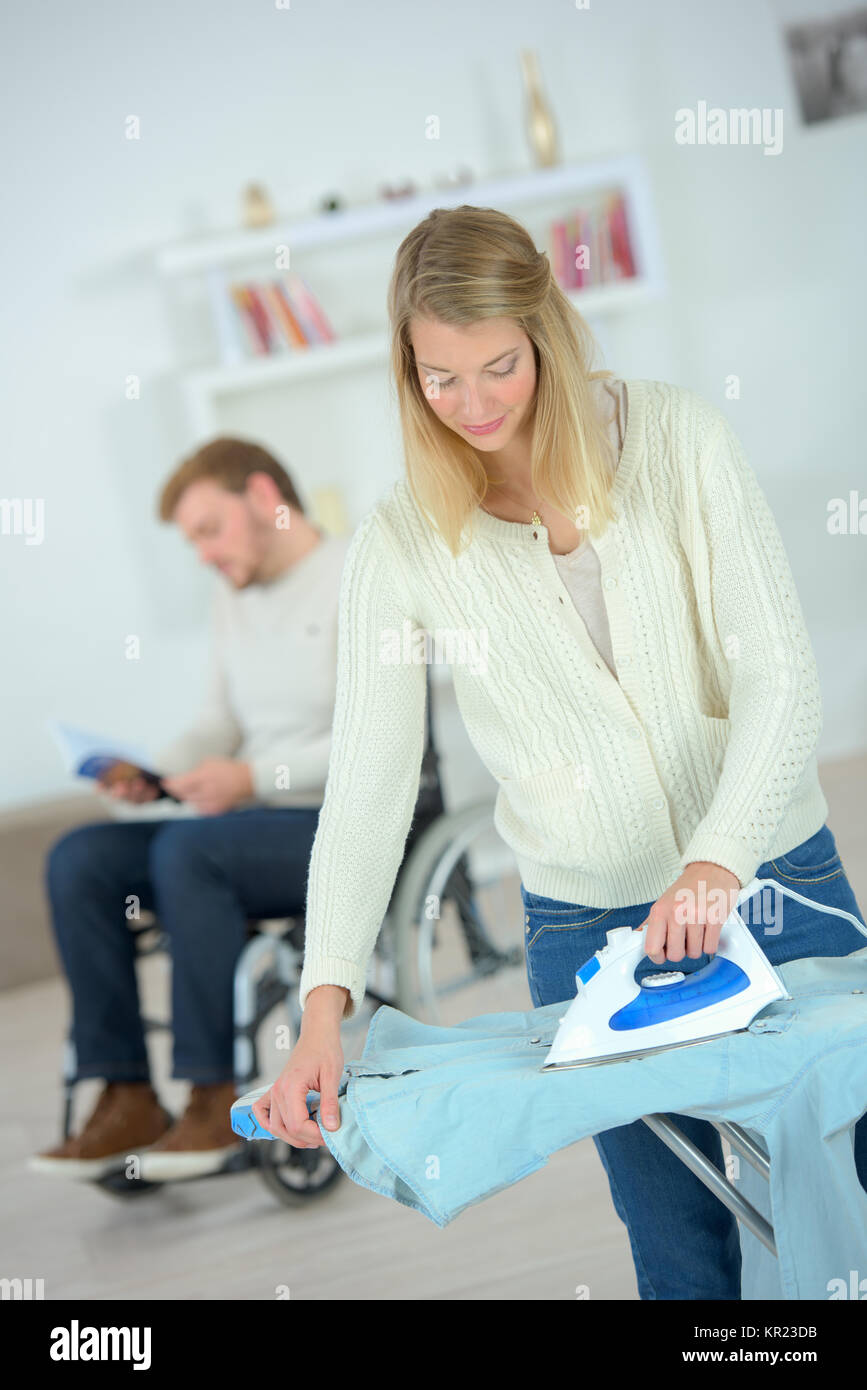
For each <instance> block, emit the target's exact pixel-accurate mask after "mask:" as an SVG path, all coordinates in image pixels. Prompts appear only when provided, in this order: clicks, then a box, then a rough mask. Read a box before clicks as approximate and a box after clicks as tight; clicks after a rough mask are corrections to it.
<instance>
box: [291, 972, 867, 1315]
mask: <svg viewBox="0 0 867 1390" xmlns="http://www.w3.org/2000/svg"><path fill="white" fill-rule="evenodd" d="M777 969H778V970H779V973H780V975H781V976H782V978H783V981H784V983H785V985H786V988H787V990H788V991H789V993H790V994H791V995H792V999H791V1000H780V1001H778V1002H776V1003H774V1004H771V1005H768V1006H767V1007H766V1008H765V1009H763V1010H762V1012H761V1013H760V1014H759V1015H758V1017H757V1018H755V1019H754V1020H753V1022H752V1024H751V1025H750V1027H749V1028H748V1029H747V1030H745V1031H743V1032H739V1033H732V1034H728V1035H726V1036H725V1037H722V1038H717V1039H710V1040H707V1041H706V1042H704V1043H702V1044H700V1045H695V1046H692V1047H687V1048H677V1049H674V1050H672V1051H668V1052H662V1053H658V1054H656V1055H655V1056H647V1057H634V1058H631V1059H629V1060H627V1061H622V1062H608V1063H606V1064H605V1065H604V1067H603V1068H597V1067H592V1066H589V1067H579V1068H575V1069H570V1070H564V1071H560V1072H542V1071H540V1067H541V1065H542V1062H543V1061H544V1059H545V1056H546V1053H547V1051H548V1048H549V1047H550V1045H551V1042H552V1041H553V1038H554V1033H555V1031H556V1028H557V1023H558V1021H559V1019H560V1017H561V1016H562V1014H563V1012H564V1009H565V1006H564V1004H563V1003H559V1004H549V1005H546V1006H545V1007H543V1008H538V1009H531V1010H529V1011H527V1012H525V1013H518V1012H514V1013H494V1014H482V1015H480V1016H478V1017H476V1018H470V1019H467V1020H466V1021H465V1022H464V1023H461V1024H459V1025H457V1026H456V1027H448V1028H443V1027H436V1026H433V1025H431V1024H425V1023H420V1022H418V1021H417V1020H416V1019H413V1018H411V1017H409V1016H408V1015H407V1014H404V1013H402V1012H401V1011H400V1010H398V1009H394V1008H391V1007H390V1006H388V1005H383V1006H382V1007H381V1008H380V1009H379V1010H378V1011H377V1013H376V1014H375V1015H374V1017H373V1020H372V1022H371V1025H370V1028H369V1030H368V1034H367V1039H366V1043H365V1046H364V1051H363V1055H362V1057H361V1058H360V1059H358V1060H353V1061H347V1062H346V1064H345V1067H344V1072H343V1077H342V1079H341V1082H340V1086H339V1095H340V1111H341V1123H340V1128H339V1129H338V1130H336V1131H330V1130H327V1129H325V1128H324V1127H323V1125H322V1124H321V1121H320V1120H319V1118H318V1115H317V1116H316V1119H317V1123H319V1128H320V1132H321V1133H322V1135H323V1137H324V1140H325V1143H326V1144H327V1145H328V1148H329V1149H330V1151H331V1153H332V1154H333V1155H334V1157H335V1158H336V1160H337V1162H338V1163H339V1164H340V1166H341V1168H342V1169H343V1170H344V1172H345V1173H347V1174H348V1176H349V1177H350V1178H352V1180H353V1181H354V1182H356V1183H359V1184H360V1185H362V1186H363V1187H368V1188H370V1189H371V1191H373V1192H379V1193H381V1194H383V1195H384V1196H386V1197H391V1198H392V1199H393V1200H394V1201H397V1202H401V1203H402V1204H403V1205H405V1206H408V1207H411V1208H413V1209H414V1210H416V1211H419V1212H421V1213H422V1215H424V1216H426V1217H428V1219H429V1220H431V1221H433V1222H435V1224H436V1225H437V1226H440V1227H442V1226H446V1225H447V1224H448V1223H449V1222H450V1221H453V1220H454V1218H455V1217H456V1216H458V1215H460V1213H461V1212H462V1211H464V1210H465V1209H466V1208H467V1207H468V1206H471V1205H472V1204H473V1203H476V1202H480V1201H483V1200H484V1199H485V1198H487V1197H491V1196H493V1195H494V1193H497V1192H501V1191H502V1190H503V1189H504V1188H506V1187H509V1186H510V1185H511V1184H512V1183H515V1182H518V1181H519V1180H520V1179H521V1178H524V1177H527V1176H528V1174H530V1173H533V1172H535V1171H536V1170H537V1169H538V1168H540V1167H542V1166H543V1165H544V1164H545V1163H546V1162H547V1161H548V1158H549V1157H550V1155H551V1154H552V1153H555V1152H556V1151H557V1150H558V1149H561V1148H564V1147H565V1146H567V1145H569V1144H574V1143H576V1142H577V1141H578V1140H579V1139H585V1138H587V1137H589V1136H590V1135H593V1134H597V1133H599V1132H601V1131H602V1130H605V1129H609V1128H612V1127H614V1126H617V1125H625V1124H629V1123H631V1122H632V1121H633V1120H636V1119H639V1118H640V1117H641V1116H643V1115H648V1114H651V1113H653V1112H662V1113H669V1114H671V1113H674V1114H687V1115H696V1116H699V1117H701V1118H704V1119H713V1120H729V1121H732V1122H734V1123H736V1124H739V1125H741V1126H743V1127H744V1128H745V1129H747V1130H748V1131H749V1132H750V1133H751V1134H752V1136H753V1137H754V1138H756V1139H758V1140H759V1141H760V1142H761V1144H762V1146H763V1147H764V1149H765V1151H766V1152H767V1154H768V1156H769V1158H770V1164H771V1175H770V1184H768V1183H767V1182H766V1181H765V1179H764V1178H762V1176H761V1175H760V1174H758V1173H756V1172H754V1170H752V1169H751V1168H750V1165H749V1164H748V1163H747V1162H746V1160H741V1163H740V1176H739V1177H738V1179H737V1181H736V1182H735V1186H736V1187H737V1188H738V1190H740V1191H741V1192H742V1194H743V1195H744V1196H745V1197H746V1198H747V1200H748V1201H750V1202H751V1203H752V1204H753V1205H754V1206H757V1207H759V1209H760V1210H763V1211H764V1214H765V1215H766V1216H767V1217H768V1219H769V1220H770V1221H771V1223H772V1225H773V1227H774V1233H775V1240H776V1245H777V1252H778V1258H777V1259H776V1260H775V1259H774V1258H773V1256H772V1255H771V1254H770V1252H768V1251H767V1250H766V1249H765V1247H764V1246H762V1245H761V1243H760V1242H759V1241H758V1240H757V1239H756V1238H755V1237H754V1236H753V1235H752V1234H751V1233H750V1232H749V1231H746V1230H745V1229H744V1228H743V1226H740V1225H739V1229H740V1232H741V1248H742V1252H743V1280H742V1296H743V1298H786V1299H789V1298H791V1299H810V1298H819V1299H829V1298H831V1297H833V1296H835V1291H836V1290H837V1289H838V1284H837V1283H835V1282H834V1281H839V1280H841V1279H843V1280H847V1279H849V1277H850V1275H849V1272H850V1271H851V1270H856V1271H857V1270H861V1271H862V1273H867V1193H865V1191H864V1190H863V1188H862V1187H861V1185H860V1183H859V1181H858V1177H857V1174H856V1171H855V1160H854V1150H853V1137H854V1125H855V1122H856V1121H857V1120H858V1119H859V1117H860V1116H861V1115H862V1114H863V1113H864V1111H865V1106H867V947H865V949H864V950H861V951H856V952H854V953H852V954H851V955H848V956H839V957H830V956H817V957H810V958H809V959H803V960H795V961H790V962H788V963H787V964H785V965H781V966H778V967H777ZM318 1101H319V1097H318V1093H317V1092H313V1091H311V1092H309V1093H308V1097H307V1104H308V1111H310V1112H311V1113H313V1112H314V1111H315V1110H316V1108H317V1106H318ZM836 1296H840V1295H839V1293H838V1294H837V1295H836ZM844 1296H845V1295H844ZM848 1296H850V1297H851V1296H852V1295H851V1293H850V1294H849V1295H848Z"/></svg>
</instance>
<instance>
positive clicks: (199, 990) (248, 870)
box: [46, 807, 319, 1083]
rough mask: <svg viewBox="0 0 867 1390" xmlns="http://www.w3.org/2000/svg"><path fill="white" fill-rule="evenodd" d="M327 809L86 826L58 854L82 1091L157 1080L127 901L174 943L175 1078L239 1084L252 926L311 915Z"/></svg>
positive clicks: (56, 902) (54, 888)
mask: <svg viewBox="0 0 867 1390" xmlns="http://www.w3.org/2000/svg"><path fill="white" fill-rule="evenodd" d="M318 819H319V807H313V808H308V807H300V808H299V807H287V808H285V809H280V808H276V807H275V808H273V809H271V808H264V807H263V808H260V807H253V808H251V809H249V810H243V811H232V812H229V813H228V814H227V815H222V816H203V817H200V818H196V819H190V820H168V819H167V820H159V821H110V822H107V823H102V822H100V823H98V824H94V825H83V826H80V827H79V828H78V829H76V830H73V831H71V832H70V833H69V834H67V835H64V836H63V837H62V838H61V839H60V840H58V841H57V843H56V844H55V845H54V847H53V849H52V851H51V853H50V855H49V858H48V864H47V873H46V880H47V888H48V894H49V898H50V902H51V908H52V921H53V925H54V932H55V936H56V939H57V944H58V949H59V951H60V956H61V959H62V961H63V965H64V968H65V970H66V975H67V978H68V980H69V985H70V988H71V990H72V1001H73V1020H72V1037H73V1041H74V1043H75V1049H76V1054H77V1063H78V1065H77V1079H83V1078H85V1077H94V1076H99V1077H103V1078H104V1079H105V1080H106V1081H141V1080H149V1079H150V1069H149V1065H148V1053H147V1048H146V1045H145V1036H144V1030H143V1027H142V1020H141V1014H140V1011H139V997H138V985H137V981H136V972H135V955H136V952H135V941H134V934H133V932H132V931H131V930H130V927H129V922H128V919H127V910H128V905H129V903H130V900H131V899H133V898H137V899H138V902H139V905H140V907H141V908H143V909H148V910H151V911H154V912H156V914H157V916H158V919H159V922H160V925H161V926H162V927H163V928H164V929H165V930H166V931H167V932H168V934H169V937H170V939H171V956H172V1030H173V1038H174V1048H173V1069H172V1075H173V1076H174V1077H178V1078H184V1079H188V1080H190V1081H193V1082H203V1083H209V1082H219V1081H231V1080H232V1079H233V1074H234V1068H233V1013H232V1005H233V999H232V982H233V978H234V971H235V965H236V963H237V960H238V957H239V955H240V953H241V951H242V949H243V947H244V943H245V941H246V939H247V924H248V919H249V918H256V917H261V918H270V917H290V916H295V915H297V914H300V913H301V912H302V911H303V910H304V906H305V895H306V880H307V869H308V864H309V860H310V853H311V849H312V847H313V839H314V836H315V834H316V826H317V822H318Z"/></svg>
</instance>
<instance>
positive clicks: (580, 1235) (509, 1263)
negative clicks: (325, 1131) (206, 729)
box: [0, 758, 867, 1301]
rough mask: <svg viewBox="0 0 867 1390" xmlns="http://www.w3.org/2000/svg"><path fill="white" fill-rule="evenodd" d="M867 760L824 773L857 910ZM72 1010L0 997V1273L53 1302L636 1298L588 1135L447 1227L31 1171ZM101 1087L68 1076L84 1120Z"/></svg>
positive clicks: (52, 1133) (367, 1204) (161, 1053)
mask: <svg viewBox="0 0 867 1390" xmlns="http://www.w3.org/2000/svg"><path fill="white" fill-rule="evenodd" d="M865 771H867V758H862V759H858V760H849V761H848V762H847V763H845V764H842V763H838V764H835V765H830V766H829V765H827V764H826V765H824V766H823V768H822V771H821V775H822V785H823V788H824V790H825V794H826V796H827V798H828V801H829V804H830V807H831V813H830V815H829V824H830V826H831V828H832V830H833V831H834V834H835V835H836V837H837V843H838V847H839V849H840V852H841V855H842V857H843V863H844V865H845V867H846V870H847V873H848V875H849V879H850V881H851V883H852V885H853V887H854V889H855V892H856V894H857V896H858V899H859V902H860V903H861V905H862V907H863V906H864V904H865V903H867V855H865V853H864V844H865V830H867V824H865V822H867V812H865V798H864V796H863V792H862V788H863V784H864V782H863V779H864V775H865ZM142 969H143V984H144V997H145V1006H146V1008H147V1007H148V1006H149V1004H150V1001H151V999H154V998H159V997H161V996H162V995H163V991H164V987H165V983H166V981H165V967H164V965H163V963H162V962H161V961H160V959H158V958H155V959H153V960H149V961H145V962H143V965H142ZM522 1007H529V1004H527V1003H526V1002H525V1003H524V1004H523V1005H522ZM157 1012H161V1010H157ZM67 1018H68V996H67V990H66V986H65V983H63V982H61V981H49V982H45V983H41V984H38V985H30V986H26V987H24V988H21V989H18V990H13V991H9V992H7V993H5V994H4V995H3V996H2V1009H0V1051H2V1057H3V1080H2V1088H3V1089H2V1106H0V1224H2V1230H3V1268H2V1269H0V1276H2V1277H6V1278H14V1277H19V1278H27V1277H30V1278H33V1279H43V1280H44V1290H45V1298H46V1299H48V1300H50V1299H63V1298H83V1299H109V1298H112V1299H114V1298H117V1299H142V1298H143V1299H185V1300H186V1299H194V1300H195V1299H273V1298H275V1297H277V1296H278V1293H277V1291H278V1289H279V1288H280V1287H281V1286H288V1290H289V1297H291V1298H293V1299H316V1300H325V1301H331V1300H341V1299H353V1300H355V1299H359V1300H378V1299H385V1300H390V1299H408V1300H416V1299H448V1300H453V1299H459V1300H471V1299H497V1300H499V1299H510V1300H528V1299H574V1298H575V1297H576V1296H577V1295H576V1290H577V1289H579V1288H582V1287H583V1288H586V1290H587V1295H589V1297H590V1298H591V1299H594V1300H599V1299H605V1300H621V1299H635V1298H637V1296H638V1295H637V1290H636V1283H635V1275H634V1272H633V1267H632V1258H631V1254H630V1249H629V1242H628V1238H627V1235H626V1229H625V1227H624V1226H623V1225H622V1223H621V1222H620V1220H619V1218H618V1217H617V1215H616V1213H615V1211H614V1208H613V1205H612V1202H611V1197H610V1193H609V1190H608V1183H607V1179H606V1177H605V1173H604V1171H603V1169H602V1165H601V1163H600V1161H599V1158H598V1156H597V1154H596V1150H595V1148H594V1145H593V1143H592V1140H589V1139H588V1140H583V1141H582V1142H580V1143H578V1144H575V1145H572V1146H571V1147H570V1148H568V1149H564V1150H561V1151H560V1152H559V1153H557V1154H555V1155H554V1157H553V1158H552V1159H551V1160H550V1162H549V1163H548V1164H547V1165H546V1166H545V1167H544V1168H542V1169H540V1170H539V1171H538V1172H536V1173H534V1174H532V1175H531V1176H530V1177H528V1178H525V1179H522V1181H520V1182H518V1183H516V1184H514V1185H513V1186H512V1187H510V1188H508V1189H506V1190H505V1191H504V1192H501V1193H498V1194H497V1195H496V1196H495V1197H492V1198H490V1199H488V1200H487V1201H485V1202H482V1203H481V1204H480V1205H478V1206H475V1207H471V1208H470V1209H469V1210H467V1211H465V1212H464V1213H463V1214H462V1215H460V1216H459V1217H458V1218H457V1219H456V1220H455V1221H454V1222H453V1223H452V1224H451V1225H450V1226H448V1227H446V1228H445V1229H444V1230H439V1229H438V1228H437V1227H436V1226H434V1225H433V1224H432V1223H431V1222H429V1221H428V1220H427V1218H425V1217H423V1216H421V1215H420V1214H419V1213H418V1212H415V1211H411V1210H409V1209H407V1208H404V1207H402V1206H400V1205H399V1204H397V1203H395V1202H392V1201H390V1200H389V1199H388V1198H386V1197H381V1196H379V1195H377V1194H375V1193H372V1192H369V1191H368V1190H367V1189H366V1188H361V1187H359V1186H357V1185H356V1184H354V1183H352V1182H350V1181H349V1180H348V1179H346V1178H341V1179H340V1180H339V1181H338V1183H337V1184H336V1185H335V1187H334V1188H332V1189H331V1191H330V1193H328V1194H326V1195H324V1196H323V1197H322V1199H321V1200H319V1201H318V1202H313V1203H311V1204H310V1205H309V1206H307V1207H304V1208H302V1209H290V1208H286V1207H284V1206H281V1205H280V1204H279V1203H278V1201H277V1199H276V1197H274V1196H272V1194H271V1193H270V1192H269V1190H268V1189H267V1188H266V1187H265V1185H264V1184H263V1182H262V1181H261V1179H260V1178H259V1177H258V1176H257V1175H256V1174H255V1173H239V1174H231V1175H227V1176H222V1177H219V1178H211V1179H204V1180H200V1181H197V1182H190V1183H184V1184H180V1183H176V1184H172V1185H169V1186H166V1187H164V1188H160V1189H158V1190H156V1191H148V1192H147V1193H143V1194H142V1195H141V1196H138V1197H136V1198H132V1199H129V1198H127V1199H123V1198H116V1197H112V1196H110V1195H108V1194H107V1193H105V1192H103V1191H102V1190H101V1189H99V1188H97V1187H93V1186H90V1185H86V1184H79V1183H73V1182H70V1181H68V1180H60V1179H54V1178H50V1177H46V1176H43V1175H42V1174H37V1173H30V1172H28V1171H27V1169H26V1167H25V1162H26V1158H27V1156H28V1155H29V1154H31V1153H33V1152H35V1151H37V1150H38V1149H41V1148H44V1147H47V1146H48V1145H50V1144H52V1143H54V1142H56V1140H57V1139H58V1138H59V1121H60V1087H59V1067H60V1047H61V1041H62V1038H63V1035H64V1030H65V1027H66V1021H67ZM284 1056H285V1054H284ZM153 1057H154V1067H155V1076H156V1084H157V1088H158V1090H159V1091H160V1094H161V1098H162V1099H163V1100H164V1102H165V1103H166V1104H167V1106H168V1107H169V1109H171V1110H173V1111H175V1113H177V1112H178V1111H180V1110H181V1109H182V1108H183V1104H184V1101H185V1097H186V1085H185V1084H184V1083H182V1082H172V1081H164V1080H163V1078H164V1077H166V1076H167V1075H168V1052H167V1040H166V1039H164V1038H160V1037H156V1038H155V1039H154V1050H153ZM99 1089H100V1083H99V1082H86V1083H83V1084H82V1085H81V1086H79V1088H78V1099H77V1101H76V1105H77V1114H78V1115H79V1116H82V1115H84V1114H86V1113H87V1112H88V1110H89V1109H90V1107H91V1105H92V1103H93V1100H94V1099H95V1097H96V1095H97V1094H98V1091H99ZM587 1295H585V1296H587ZM283 1296H285V1294H284V1295H283Z"/></svg>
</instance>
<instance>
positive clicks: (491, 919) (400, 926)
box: [389, 801, 532, 1027]
mask: <svg viewBox="0 0 867 1390" xmlns="http://www.w3.org/2000/svg"><path fill="white" fill-rule="evenodd" d="M493 812H494V804H493V803H492V802H490V801H482V802H475V803H473V804H472V805H470V806H465V807H463V808H462V809H461V810H459V811H453V812H450V813H448V814H446V815H443V816H440V817H438V818H437V820H435V821H434V822H433V823H432V824H431V825H430V826H428V828H427V830H426V831H425V832H424V833H423V834H422V835H421V836H420V837H419V839H418V841H417V842H416V844H415V846H414V848H413V850H412V853H411V854H410V856H409V858H408V860H407V862H406V865H405V867H404V869H403V870H402V873H401V877H400V882H399V885H398V888H397V891H396V893H395V896H394V900H393V903H392V907H391V911H390V914H389V915H390V917H391V918H392V923H393V939H394V953H395V971H396V1006H397V1008H399V1009H401V1010H402V1011H403V1012H404V1013H408V1014H410V1015H412V1016H413V1017H414V1018H418V1019H420V1020H421V1021H422V1022H425V1023H433V1024H439V1025H442V1026H446V1027H447V1026H450V1025H453V1024H456V1023H460V1022H462V1021H463V1020H464V1019H466V1018H470V1017H472V1016H474V1015H476V1014H483V1013H497V1012H501V1011H508V1010H513V1009H517V1010H525V1009H529V1008H531V1007H532V1004H531V1001H530V998H529V994H528V990H527V978H526V968H525V962H524V946H523V930H522V923H523V915H524V914H523V903H522V899H521V886H520V876H519V875H518V873H517V870H516V869H515V866H514V861H513V860H511V861H510V857H509V851H508V847H507V846H506V845H505V842H504V841H503V839H502V837H501V836H500V835H499V833H498V832H497V830H496V828H495V826H494V816H493Z"/></svg>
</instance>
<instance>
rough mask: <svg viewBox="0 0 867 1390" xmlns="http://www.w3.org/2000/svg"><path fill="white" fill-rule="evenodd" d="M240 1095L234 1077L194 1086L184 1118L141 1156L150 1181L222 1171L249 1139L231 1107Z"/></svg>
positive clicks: (172, 1179)
mask: <svg viewBox="0 0 867 1390" xmlns="http://www.w3.org/2000/svg"><path fill="white" fill-rule="evenodd" d="M237 1099H238V1094H237V1090H236V1088H235V1083H234V1082H233V1081H221V1082H218V1083H217V1084H216V1085H212V1086H199V1085H197V1086H193V1087H192V1089H191V1091H190V1099H189V1103H188V1105H187V1108H186V1110H185V1111H184V1113H183V1115H182V1116H181V1118H180V1119H179V1120H178V1121H177V1122H176V1123H175V1124H173V1125H172V1127H171V1129H170V1130H168V1131H167V1132H166V1133H165V1134H164V1135H163V1136H162V1138H160V1139H158V1140H157V1142H156V1143H155V1144H153V1145H151V1147H150V1148H149V1149H148V1151H147V1153H143V1154H142V1156H141V1176H142V1178H144V1180H145V1181H146V1182H171V1181H174V1180H175V1179H177V1178H201V1177H204V1176H205V1175H206V1174H208V1173H218V1172H219V1171H220V1169H221V1168H223V1167H224V1166H225V1163H226V1160H227V1159H228V1158H231V1157H232V1155H233V1154H236V1153H240V1152H241V1151H242V1150H243V1149H244V1147H245V1141H244V1140H243V1139H239V1138H238V1136H237V1134H236V1133H235V1131H234V1130H233V1129H232V1122H231V1120H230V1118H229V1111H230V1110H231V1108H232V1103H233V1101H236V1100H237Z"/></svg>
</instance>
